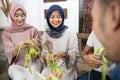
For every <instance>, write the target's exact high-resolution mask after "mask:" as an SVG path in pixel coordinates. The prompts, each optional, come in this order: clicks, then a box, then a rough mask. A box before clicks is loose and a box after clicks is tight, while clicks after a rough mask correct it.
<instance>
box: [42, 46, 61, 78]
mask: <svg viewBox="0 0 120 80" xmlns="http://www.w3.org/2000/svg"><path fill="white" fill-rule="evenodd" d="M51 45H52V44H51ZM48 46H49V45H46V44H43V45H42V47H43V48H44V49H45V50H47V52H48V53H47V55H49V58H50V61H49V60H48V59H46V61H47V66H48V67H49V69H50V72H58V73H59V74H61V75H62V74H63V71H62V70H61V69H60V68H59V67H58V65H57V62H56V61H55V59H54V56H53V54H52V52H51V51H50V50H49V48H48ZM50 76H51V80H58V79H57V78H56V77H55V76H53V75H52V74H50ZM61 79H62V77H61Z"/></svg>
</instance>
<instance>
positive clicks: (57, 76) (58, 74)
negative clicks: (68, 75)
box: [46, 72, 62, 80]
mask: <svg viewBox="0 0 120 80" xmlns="http://www.w3.org/2000/svg"><path fill="white" fill-rule="evenodd" d="M51 75H52V76H54V77H55V78H57V80H61V77H62V74H60V73H59V72H52V73H51V74H50V75H49V76H48V77H47V78H46V80H52V78H51V77H52V76H51Z"/></svg>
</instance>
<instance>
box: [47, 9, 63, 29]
mask: <svg viewBox="0 0 120 80" xmlns="http://www.w3.org/2000/svg"><path fill="white" fill-rule="evenodd" d="M49 22H50V24H51V25H52V26H53V27H54V28H57V27H59V26H60V25H61V24H62V17H61V15H60V13H59V11H58V10H55V11H53V13H52V14H51V16H50V18H49Z"/></svg>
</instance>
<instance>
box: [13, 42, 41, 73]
mask: <svg viewBox="0 0 120 80" xmlns="http://www.w3.org/2000/svg"><path fill="white" fill-rule="evenodd" d="M24 44H27V45H28V47H27V48H26V53H25V64H24V67H28V69H29V71H30V73H32V70H31V67H30V60H31V59H34V58H36V57H37V56H38V55H39V52H40V49H39V48H38V46H37V45H36V44H35V43H34V41H33V40H27V41H25V42H22V43H20V44H19V47H18V50H17V52H16V53H17V55H16V58H15V59H17V58H18V55H19V52H20V49H21V48H22V45H24ZM29 45H32V46H33V47H34V48H33V47H31V46H30V47H29Z"/></svg>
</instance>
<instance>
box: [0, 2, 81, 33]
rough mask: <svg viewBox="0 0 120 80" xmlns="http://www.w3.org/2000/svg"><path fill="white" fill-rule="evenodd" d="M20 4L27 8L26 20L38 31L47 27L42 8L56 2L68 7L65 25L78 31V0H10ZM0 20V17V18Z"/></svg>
mask: <svg viewBox="0 0 120 80" xmlns="http://www.w3.org/2000/svg"><path fill="white" fill-rule="evenodd" d="M12 1H14V2H18V3H20V4H22V5H23V6H24V7H25V9H26V10H27V20H26V22H27V23H29V24H31V25H33V26H35V27H36V28H37V29H38V30H39V31H44V30H45V29H46V28H47V24H46V19H45V18H44V9H48V8H49V7H50V6H51V5H52V4H58V5H60V6H62V7H63V8H67V9H68V12H67V13H68V16H67V17H68V18H67V19H65V25H67V26H68V27H69V30H71V31H72V32H75V33H76V32H78V28H79V0H67V1H62V2H49V3H44V2H43V1H44V0H12ZM0 21H1V18H0Z"/></svg>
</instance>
